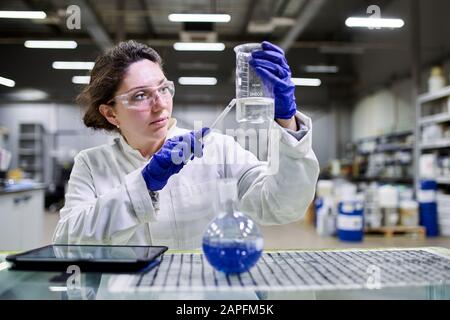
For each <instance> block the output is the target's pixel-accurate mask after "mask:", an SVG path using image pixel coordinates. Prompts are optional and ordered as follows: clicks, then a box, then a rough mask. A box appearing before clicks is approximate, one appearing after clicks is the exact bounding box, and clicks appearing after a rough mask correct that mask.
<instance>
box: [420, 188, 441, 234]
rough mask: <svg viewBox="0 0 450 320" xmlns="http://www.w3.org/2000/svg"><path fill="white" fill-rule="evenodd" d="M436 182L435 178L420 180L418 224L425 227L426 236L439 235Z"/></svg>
mask: <svg viewBox="0 0 450 320" xmlns="http://www.w3.org/2000/svg"><path fill="white" fill-rule="evenodd" d="M436 190H437V183H436V181H435V180H422V181H420V190H419V194H418V197H417V198H418V200H419V212H420V216H419V221H420V225H421V226H424V227H425V228H426V235H427V237H436V236H438V235H439V228H438V212H437V203H436Z"/></svg>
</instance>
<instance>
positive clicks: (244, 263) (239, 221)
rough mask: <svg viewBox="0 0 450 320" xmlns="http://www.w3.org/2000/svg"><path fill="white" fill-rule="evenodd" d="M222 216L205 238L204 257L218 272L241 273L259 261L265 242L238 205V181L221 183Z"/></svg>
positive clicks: (215, 220) (220, 201) (217, 218)
mask: <svg viewBox="0 0 450 320" xmlns="http://www.w3.org/2000/svg"><path fill="white" fill-rule="evenodd" d="M218 195H219V208H220V209H219V210H220V212H219V215H218V216H217V217H216V218H215V219H214V220H213V221H211V223H210V224H209V225H208V227H207V229H206V231H205V232H204V235H203V241H202V242H203V253H204V254H205V257H206V259H207V260H208V262H209V263H210V264H211V265H212V266H213V267H214V268H215V269H216V270H218V271H222V272H225V273H227V274H230V273H241V272H245V271H248V270H249V269H250V268H252V267H253V266H254V265H255V264H256V263H257V262H258V260H259V258H260V257H261V254H262V250H263V244H264V242H263V238H262V236H261V233H260V231H259V227H258V225H257V224H256V223H255V222H254V221H253V220H252V219H250V218H249V217H247V216H246V215H245V214H243V213H242V212H240V211H238V210H237V208H236V206H235V204H236V202H237V199H238V196H237V195H238V193H237V180H236V179H222V180H219V182H218Z"/></svg>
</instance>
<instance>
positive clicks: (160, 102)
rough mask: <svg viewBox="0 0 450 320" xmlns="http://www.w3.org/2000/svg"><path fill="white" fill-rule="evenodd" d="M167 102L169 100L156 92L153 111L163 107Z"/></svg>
mask: <svg viewBox="0 0 450 320" xmlns="http://www.w3.org/2000/svg"><path fill="white" fill-rule="evenodd" d="M166 103H167V102H166V101H165V100H164V99H163V98H162V97H161V96H160V95H159V94H158V93H155V95H154V96H153V103H152V111H158V110H160V109H163V108H164V107H165V104H166Z"/></svg>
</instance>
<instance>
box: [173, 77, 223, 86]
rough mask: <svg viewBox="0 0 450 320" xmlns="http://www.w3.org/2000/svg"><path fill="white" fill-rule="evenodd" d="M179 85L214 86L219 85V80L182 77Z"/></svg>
mask: <svg viewBox="0 0 450 320" xmlns="http://www.w3.org/2000/svg"><path fill="white" fill-rule="evenodd" d="M178 83H179V84H181V85H184V86H186V85H191V86H214V85H216V84H217V79H216V78H213V77H181V78H178Z"/></svg>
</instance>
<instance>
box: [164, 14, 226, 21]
mask: <svg viewBox="0 0 450 320" xmlns="http://www.w3.org/2000/svg"><path fill="white" fill-rule="evenodd" d="M169 20H170V21H172V22H230V20H231V16H230V15H229V14H192V13H186V14H184V13H173V14H169Z"/></svg>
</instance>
